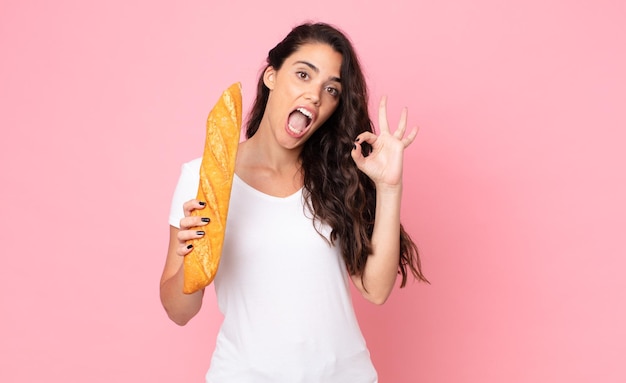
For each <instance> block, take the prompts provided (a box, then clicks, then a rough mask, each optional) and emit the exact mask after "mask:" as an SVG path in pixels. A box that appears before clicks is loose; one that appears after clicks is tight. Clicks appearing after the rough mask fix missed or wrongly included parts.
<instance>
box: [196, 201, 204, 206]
mask: <svg viewBox="0 0 626 383" xmlns="http://www.w3.org/2000/svg"><path fill="white" fill-rule="evenodd" d="M198 203H199V204H200V206H204V205H206V202H202V201H200V202H198Z"/></svg>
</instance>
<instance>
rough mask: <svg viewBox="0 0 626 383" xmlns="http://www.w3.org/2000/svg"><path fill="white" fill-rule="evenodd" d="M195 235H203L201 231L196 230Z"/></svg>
mask: <svg viewBox="0 0 626 383" xmlns="http://www.w3.org/2000/svg"><path fill="white" fill-rule="evenodd" d="M196 234H198V235H204V231H202V230H198V231H196Z"/></svg>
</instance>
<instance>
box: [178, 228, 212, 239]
mask: <svg viewBox="0 0 626 383" xmlns="http://www.w3.org/2000/svg"><path fill="white" fill-rule="evenodd" d="M204 234H205V232H204V230H180V231H179V232H178V234H176V238H177V239H178V242H187V241H191V240H192V239H198V238H202V237H204Z"/></svg>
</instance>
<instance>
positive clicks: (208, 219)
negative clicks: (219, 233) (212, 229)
mask: <svg viewBox="0 0 626 383" xmlns="http://www.w3.org/2000/svg"><path fill="white" fill-rule="evenodd" d="M202 222H207V223H208V222H211V218H207V217H204V218H202Z"/></svg>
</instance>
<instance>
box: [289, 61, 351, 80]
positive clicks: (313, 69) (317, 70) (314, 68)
mask: <svg viewBox="0 0 626 383" xmlns="http://www.w3.org/2000/svg"><path fill="white" fill-rule="evenodd" d="M294 64H304V65H306V66H308V67H309V68H311V70H312V71H313V72H315V73H320V70H319V68H318V67H316V66H315V65H313V64H311V63H310V62H308V61H302V60H300V61H296V62H295V63H294ZM330 80H331V81H336V82H338V83H341V79H340V78H339V77H335V76H333V77H331V78H330Z"/></svg>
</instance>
